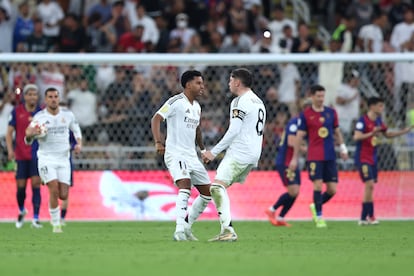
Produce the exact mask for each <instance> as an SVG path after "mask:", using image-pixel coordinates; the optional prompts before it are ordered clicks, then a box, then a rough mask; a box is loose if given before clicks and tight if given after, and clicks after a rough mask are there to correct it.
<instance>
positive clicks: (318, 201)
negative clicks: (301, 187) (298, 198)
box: [313, 191, 322, 216]
mask: <svg viewBox="0 0 414 276" xmlns="http://www.w3.org/2000/svg"><path fill="white" fill-rule="evenodd" d="M313 203H314V204H315V209H316V215H318V216H322V192H321V191H313Z"/></svg>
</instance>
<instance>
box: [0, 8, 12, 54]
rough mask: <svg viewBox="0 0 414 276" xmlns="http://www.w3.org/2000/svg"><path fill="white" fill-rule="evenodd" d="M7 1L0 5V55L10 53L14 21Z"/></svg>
mask: <svg viewBox="0 0 414 276" xmlns="http://www.w3.org/2000/svg"><path fill="white" fill-rule="evenodd" d="M11 16H12V14H11V6H10V2H9V0H5V1H2V2H1V3H0V37H1V39H0V53H1V52H5V53H10V52H12V50H13V48H12V41H13V28H14V25H13V24H14V21H13V19H12V18H11Z"/></svg>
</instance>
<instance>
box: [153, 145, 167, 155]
mask: <svg viewBox="0 0 414 276" xmlns="http://www.w3.org/2000/svg"><path fill="white" fill-rule="evenodd" d="M155 150H156V151H157V153H158V154H159V155H164V153H165V146H164V145H163V144H161V143H155Z"/></svg>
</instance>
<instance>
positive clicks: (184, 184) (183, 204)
mask: <svg viewBox="0 0 414 276" xmlns="http://www.w3.org/2000/svg"><path fill="white" fill-rule="evenodd" d="M175 185H176V186H177V187H178V195H177V198H176V201H175V212H176V219H175V222H176V225H175V233H174V240H175V241H186V240H187V238H186V236H185V227H186V224H187V223H186V221H185V218H186V216H187V209H188V199H189V198H190V195H191V181H190V179H189V178H184V179H179V180H177V181H175Z"/></svg>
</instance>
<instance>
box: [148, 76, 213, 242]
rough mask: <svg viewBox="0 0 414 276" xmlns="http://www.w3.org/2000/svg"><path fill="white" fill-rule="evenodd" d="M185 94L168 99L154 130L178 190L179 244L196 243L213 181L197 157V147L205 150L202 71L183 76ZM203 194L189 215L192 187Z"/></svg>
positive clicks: (157, 115) (175, 233) (154, 119)
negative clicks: (198, 224) (195, 226)
mask: <svg viewBox="0 0 414 276" xmlns="http://www.w3.org/2000/svg"><path fill="white" fill-rule="evenodd" d="M181 85H182V87H183V88H184V92H182V93H180V94H178V95H175V96H173V97H171V98H170V99H168V100H167V102H165V103H164V105H163V106H162V107H161V108H160V109H159V110H158V111H157V112H156V113H155V114H154V116H153V117H152V120H151V130H152V135H153V137H154V141H155V148H156V150H157V152H158V154H161V155H164V161H165V164H166V166H167V168H168V170H169V172H170V174H171V176H172V178H173V179H174V183H175V185H176V186H177V187H178V196H177V199H176V228H175V232H174V235H173V239H174V240H175V241H195V240H197V238H196V237H195V236H194V235H193V233H192V230H191V226H192V224H193V223H194V221H195V220H196V219H197V218H198V217H199V216H200V214H201V213H202V212H203V211H204V209H205V208H206V207H207V205H208V203H209V202H210V201H211V196H210V178H209V176H208V173H207V170H206V168H205V167H204V165H203V164H202V163H201V161H200V159H199V158H198V156H197V151H196V147H195V144H197V145H198V146H199V148H200V150H201V151H202V152H203V151H205V148H204V144H203V139H202V136H201V129H200V118H201V107H200V104H199V103H198V101H197V100H196V99H197V98H198V97H199V96H201V95H202V94H203V92H204V80H203V76H202V74H201V73H200V72H199V71H196V70H190V71H186V72H184V73H183V74H182V76H181ZM164 120H166V121H167V138H166V141H165V146H164V143H163V139H162V135H161V132H160V125H161V122H162V121H164ZM192 185H194V186H195V187H196V188H197V190H198V191H199V193H200V194H199V195H198V197H197V198H196V199H195V200H194V202H193V205H192V208H190V211H189V214H188V216H187V206H188V199H189V198H190V194H191V186H192Z"/></svg>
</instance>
